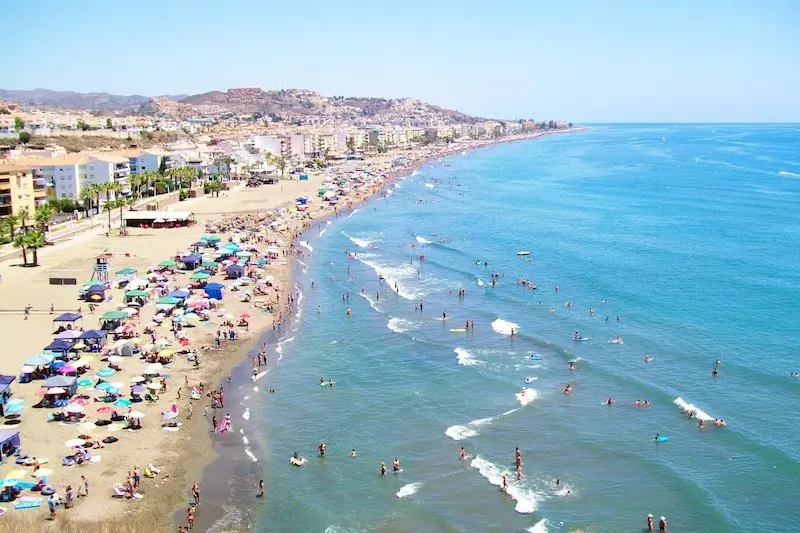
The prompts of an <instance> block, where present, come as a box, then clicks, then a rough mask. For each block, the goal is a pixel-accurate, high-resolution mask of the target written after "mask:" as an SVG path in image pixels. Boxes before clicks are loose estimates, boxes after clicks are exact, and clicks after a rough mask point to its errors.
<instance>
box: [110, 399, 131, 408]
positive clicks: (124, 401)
mask: <svg viewBox="0 0 800 533" xmlns="http://www.w3.org/2000/svg"><path fill="white" fill-rule="evenodd" d="M130 406H131V401H130V400H129V399H127V398H120V399H119V400H117V401H116V402H114V407H130Z"/></svg>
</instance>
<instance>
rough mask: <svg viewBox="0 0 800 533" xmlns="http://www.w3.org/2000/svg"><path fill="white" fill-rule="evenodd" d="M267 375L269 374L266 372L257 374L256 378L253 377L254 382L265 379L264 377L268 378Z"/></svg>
mask: <svg viewBox="0 0 800 533" xmlns="http://www.w3.org/2000/svg"><path fill="white" fill-rule="evenodd" d="M266 375H267V372H266V371H264V372H259V373H258V374H256V375H255V376H253V381H258V380H259V379H261V378H263V377H264V376H266Z"/></svg>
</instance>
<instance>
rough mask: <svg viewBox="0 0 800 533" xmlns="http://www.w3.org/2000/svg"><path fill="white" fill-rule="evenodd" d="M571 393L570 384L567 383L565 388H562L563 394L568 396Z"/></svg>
mask: <svg viewBox="0 0 800 533" xmlns="http://www.w3.org/2000/svg"><path fill="white" fill-rule="evenodd" d="M570 392H572V383H567V386H566V387H564V394H569V393H570Z"/></svg>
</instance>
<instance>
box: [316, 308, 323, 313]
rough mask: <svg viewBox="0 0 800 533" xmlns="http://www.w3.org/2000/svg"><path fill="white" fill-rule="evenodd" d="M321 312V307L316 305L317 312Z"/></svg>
mask: <svg viewBox="0 0 800 533" xmlns="http://www.w3.org/2000/svg"><path fill="white" fill-rule="evenodd" d="M321 312H322V307H320V306H317V314H320V313H321Z"/></svg>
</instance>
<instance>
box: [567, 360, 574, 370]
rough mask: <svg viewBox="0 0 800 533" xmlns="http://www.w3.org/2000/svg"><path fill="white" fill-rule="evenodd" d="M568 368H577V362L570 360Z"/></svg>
mask: <svg viewBox="0 0 800 533" xmlns="http://www.w3.org/2000/svg"><path fill="white" fill-rule="evenodd" d="M567 368H568V369H570V370H575V362H574V361H570V362H569V363H567Z"/></svg>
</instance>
